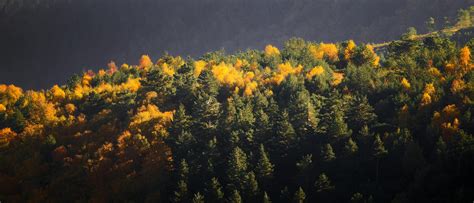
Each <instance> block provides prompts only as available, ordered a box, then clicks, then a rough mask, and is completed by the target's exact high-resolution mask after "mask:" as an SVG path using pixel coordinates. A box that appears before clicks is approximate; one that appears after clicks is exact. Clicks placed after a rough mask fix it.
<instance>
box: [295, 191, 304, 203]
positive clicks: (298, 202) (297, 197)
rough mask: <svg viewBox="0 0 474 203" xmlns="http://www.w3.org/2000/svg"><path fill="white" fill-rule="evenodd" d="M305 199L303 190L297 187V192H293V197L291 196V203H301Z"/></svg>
mask: <svg viewBox="0 0 474 203" xmlns="http://www.w3.org/2000/svg"><path fill="white" fill-rule="evenodd" d="M305 199H306V194H305V193H304V191H303V188H301V187H299V188H298V190H297V191H296V192H295V195H294V196H293V202H296V203H303V202H304V200H305Z"/></svg>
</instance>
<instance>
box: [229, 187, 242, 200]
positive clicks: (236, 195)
mask: <svg viewBox="0 0 474 203" xmlns="http://www.w3.org/2000/svg"><path fill="white" fill-rule="evenodd" d="M229 202H230V203H242V197H240V193H239V191H238V190H234V192H232V196H230V199H229Z"/></svg>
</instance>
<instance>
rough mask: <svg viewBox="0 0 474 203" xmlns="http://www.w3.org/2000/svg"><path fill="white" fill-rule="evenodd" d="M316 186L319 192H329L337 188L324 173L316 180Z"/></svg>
mask: <svg viewBox="0 0 474 203" xmlns="http://www.w3.org/2000/svg"><path fill="white" fill-rule="evenodd" d="M314 187H315V188H316V192H318V193H322V192H328V191H331V190H334V188H335V187H334V186H333V185H332V183H331V181H330V180H329V178H328V177H327V176H326V174H324V173H321V174H320V175H319V177H318V180H316V182H315V183H314Z"/></svg>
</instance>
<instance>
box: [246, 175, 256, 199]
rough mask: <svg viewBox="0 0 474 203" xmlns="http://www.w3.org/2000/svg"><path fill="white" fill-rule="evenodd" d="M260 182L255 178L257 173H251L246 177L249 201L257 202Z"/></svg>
mask: <svg viewBox="0 0 474 203" xmlns="http://www.w3.org/2000/svg"><path fill="white" fill-rule="evenodd" d="M258 191H259V189H258V182H257V179H256V177H255V173H254V172H253V171H250V172H249V173H247V175H246V176H245V184H244V192H245V197H246V199H247V201H256V198H257V194H258Z"/></svg>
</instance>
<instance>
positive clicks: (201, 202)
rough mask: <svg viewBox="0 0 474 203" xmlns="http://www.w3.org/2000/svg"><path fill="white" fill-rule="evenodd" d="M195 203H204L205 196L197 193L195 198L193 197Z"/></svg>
mask: <svg viewBox="0 0 474 203" xmlns="http://www.w3.org/2000/svg"><path fill="white" fill-rule="evenodd" d="M192 202H193V203H204V202H205V201H204V196H203V195H201V193H199V192H198V193H196V194H194V197H193V201H192Z"/></svg>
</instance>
